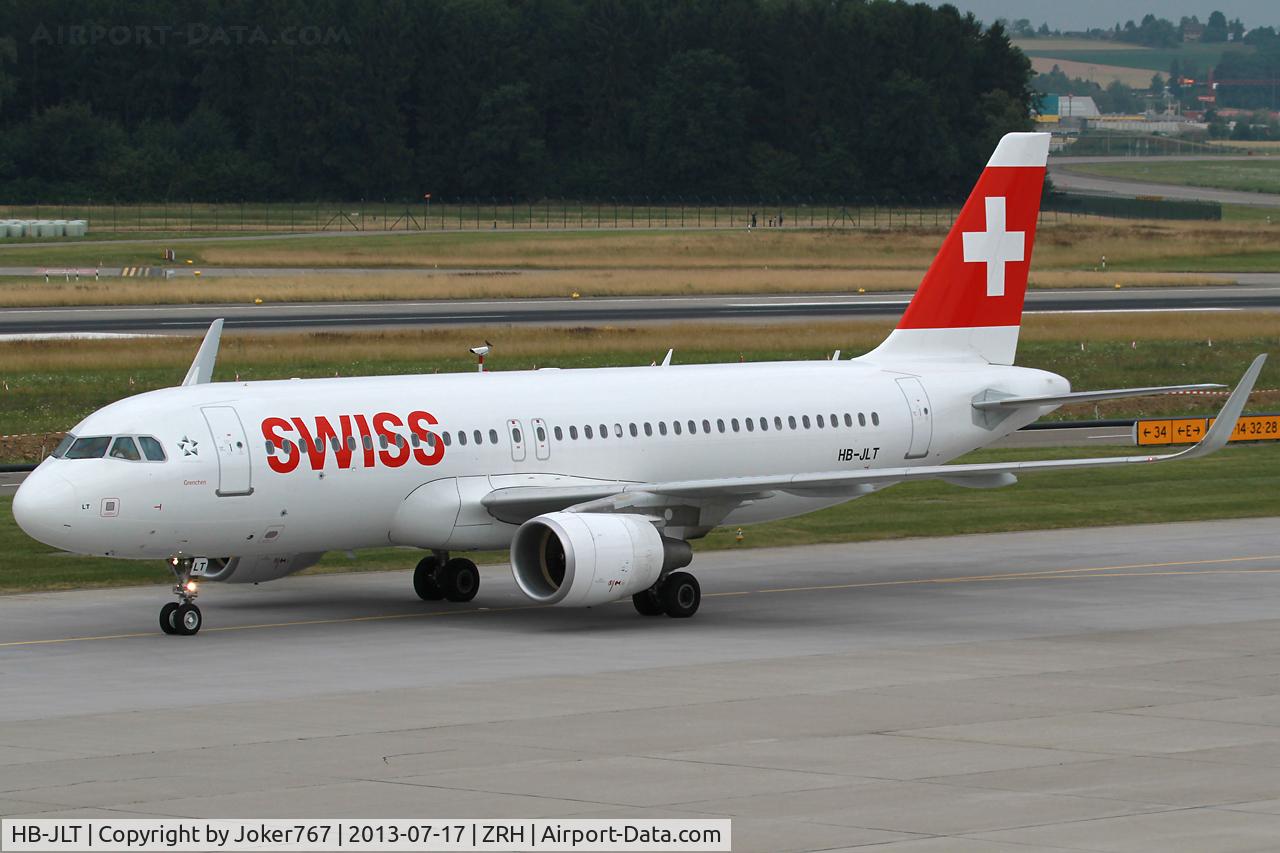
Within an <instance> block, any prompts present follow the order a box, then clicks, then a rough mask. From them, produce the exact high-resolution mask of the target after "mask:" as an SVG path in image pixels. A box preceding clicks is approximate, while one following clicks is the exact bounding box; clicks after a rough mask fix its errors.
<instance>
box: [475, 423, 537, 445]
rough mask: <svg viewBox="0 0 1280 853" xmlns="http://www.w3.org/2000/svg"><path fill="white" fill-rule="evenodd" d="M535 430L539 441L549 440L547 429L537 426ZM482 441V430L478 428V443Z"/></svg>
mask: <svg viewBox="0 0 1280 853" xmlns="http://www.w3.org/2000/svg"><path fill="white" fill-rule="evenodd" d="M534 432H535V433H537V436H538V441H546V440H547V431H546V430H545V429H543V428H542V427H535V428H534ZM479 443H480V430H476V444H479Z"/></svg>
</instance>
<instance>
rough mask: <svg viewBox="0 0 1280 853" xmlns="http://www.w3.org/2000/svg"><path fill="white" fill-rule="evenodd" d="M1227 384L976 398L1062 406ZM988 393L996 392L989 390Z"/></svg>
mask: <svg viewBox="0 0 1280 853" xmlns="http://www.w3.org/2000/svg"><path fill="white" fill-rule="evenodd" d="M1226 387H1227V386H1225V385H1214V384H1207V385H1156V386H1152V387H1150V388H1112V389H1111V390H1109V391H1075V392H1072V393H1070V394H1047V395H1045V396H1043V397H1004V398H1001V399H994V400H976V401H975V402H974V404H973V407H974V408H975V409H979V410H987V409H1022V408H1028V407H1032V406H1062V405H1065V404H1067V403H1092V402H1093V401H1095V400H1118V399H1120V398H1122V397H1150V396H1153V395H1155V394H1179V393H1185V392H1187V391H1216V390H1217V389H1219V388H1226ZM987 393H988V394H991V393H994V392H990V391H989V392H987Z"/></svg>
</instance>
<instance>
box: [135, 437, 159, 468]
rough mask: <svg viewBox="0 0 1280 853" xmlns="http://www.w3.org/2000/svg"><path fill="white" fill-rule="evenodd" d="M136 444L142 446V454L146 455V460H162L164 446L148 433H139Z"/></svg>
mask: <svg viewBox="0 0 1280 853" xmlns="http://www.w3.org/2000/svg"><path fill="white" fill-rule="evenodd" d="M138 444H140V445H141V446H142V455H143V456H146V457H147V461H148V462H163V461H164V448H163V447H162V446H161V445H160V442H159V441H157V440H156V439H154V438H152V437H151V436H149V435H140V436H138Z"/></svg>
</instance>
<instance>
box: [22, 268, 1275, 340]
mask: <svg viewBox="0 0 1280 853" xmlns="http://www.w3.org/2000/svg"><path fill="white" fill-rule="evenodd" d="M1240 278H1242V279H1243V280H1245V281H1247V282H1249V283H1247V284H1243V285H1240V286H1214V287H1144V288H1128V289H1124V290H1098V289H1080V290H1040V291H1035V290H1033V291H1029V292H1028V293H1027V301H1026V310H1027V313H1033V314H1034V313H1042V312H1053V313H1057V312H1122V311H1189V310H1202V311H1203V310H1258V309H1265V310H1276V309H1280V277H1277V276H1272V275H1267V274H1263V275H1256V276H1253V277H1245V276H1240ZM854 285H856V282H851V286H854ZM910 299H911V294H910V293H866V294H810V295H795V296H743V295H729V296H642V297H617V298H600V299H504V300H483V301H482V300H436V301H416V302H343V303H334V302H310V303H300V302H299V303H279V304H270V303H268V304H264V305H244V304H236V305H145V306H120V307H77V308H9V309H5V310H4V311H3V312H0V334H3V335H24V334H73V333H81V334H92V333H120V332H146V333H157V332H160V333H163V332H172V333H180V332H192V331H196V330H203V329H205V328H207V327H208V325H209V324H210V323H211V322H213V320H215V319H217V318H218V317H224V318H226V320H227V326H228V328H234V329H241V330H260V331H281V330H294V331H298V330H307V329H310V330H314V329H359V328H386V327H402V328H404V327H422V326H448V325H506V324H511V323H535V324H540V325H545V324H569V325H572V324H577V323H624V322H653V321H663V322H669V321H676V320H686V321H720V322H725V321H750V320H786V319H795V320H800V319H813V318H823V319H831V318H837V317H897V316H899V315H901V314H902V311H903V309H905V308H906V306H907V303H908V302H909V301H910Z"/></svg>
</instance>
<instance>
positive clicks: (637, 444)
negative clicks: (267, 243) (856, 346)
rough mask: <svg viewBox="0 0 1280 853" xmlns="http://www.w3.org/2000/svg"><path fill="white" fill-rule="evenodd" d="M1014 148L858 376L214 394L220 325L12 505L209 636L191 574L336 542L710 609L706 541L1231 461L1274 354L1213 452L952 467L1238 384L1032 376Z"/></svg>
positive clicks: (243, 568)
mask: <svg viewBox="0 0 1280 853" xmlns="http://www.w3.org/2000/svg"><path fill="white" fill-rule="evenodd" d="M1048 145H1049V137H1048V135H1047V134H1038V133H1015V134H1009V135H1008V136H1005V137H1004V138H1003V139H1002V140H1001V141H1000V144H999V146H998V147H997V148H996V150H995V153H994V154H993V155H992V157H991V160H990V162H988V164H987V166H986V168H985V169H984V170H983V172H982V175H981V177H980V178H979V180H978V183H977V186H976V187H975V189H974V191H973V193H972V195H971V196H970V197H969V200H968V202H967V203H966V204H965V206H964V208H963V209H962V210H961V212H960V215H959V217H958V218H957V220H956V223H955V225H954V226H953V227H952V229H951V232H950V233H949V234H948V235H947V237H946V239H945V241H944V242H943V244H942V248H941V250H940V251H939V252H938V255H937V257H936V258H935V259H934V261H933V264H932V265H931V266H930V267H929V270H928V272H927V273H926V275H925V277H924V279H923V281H922V283H921V285H920V288H919V290H918V292H917V293H916V295H915V297H914V298H913V299H912V301H911V304H910V305H909V306H908V308H907V310H906V313H905V314H904V316H903V318H902V321H901V322H900V324H899V325H898V328H897V329H895V330H894V331H893V333H892V334H891V335H890V336H889V337H888V338H887V339H886V340H885V341H884V343H883V344H881V345H880V346H879V347H878V348H876V349H875V350H874V351H872V352H870V353H868V354H866V355H864V356H861V357H858V358H854V359H849V360H840V359H838V358H833V359H831V360H821V361H806V362H780V363H757V364H717V365H698V366H673V365H671V364H670V359H669V358H668V359H667V360H664V362H663V363H662V364H661V365H655V366H650V367H626V368H603V369H592V370H545V369H544V370H534V371H524V372H505V373H504V372H498V373H472V372H467V373H459V374H456V375H444V376H440V375H430V376H385V377H380V376H375V377H367V378H352V379H305V380H289V381H273V382H211V381H210V378H211V374H212V372H213V364H214V359H215V357H216V353H217V347H218V340H219V336H220V333H221V321H218V322H216V323H214V325H213V327H212V328H210V330H209V334H208V335H207V336H206V338H205V340H204V343H203V344H202V345H201V347H200V350H199V352H198V353H197V355H196V358H195V361H194V363H193V364H192V366H191V369H190V371H189V372H188V373H187V377H186V379H185V381H184V382H183V383H182V385H181V386H179V387H176V388H167V389H163V390H159V391H152V392H149V393H146V394H140V395H138V396H136V397H130V398H128V399H126V400H121V401H120V402H117V403H113V404H112V405H110V406H107V407H106V408H104V409H102V410H100V411H98V412H95V413H93V414H92V415H90V416H89V417H87V418H85V419H84V420H83V421H81V422H80V423H79V424H77V425H76V426H75V428H74V429H73V430H72V431H71V434H70V435H68V436H67V438H66V440H65V441H64V442H63V443H62V444H61V445H60V446H59V447H58V449H57V451H56V452H55V453H54V454H53V456H52V457H51V458H49V459H46V460H45V461H44V462H43V463H41V465H40V466H39V467H38V468H37V469H36V470H35V472H34V473H32V474H31V476H30V477H28V478H27V480H26V482H24V483H23V485H22V487H21V488H20V489H19V490H18V493H17V496H16V497H15V498H14V501H13V513H14V516H15V517H16V519H17V521H18V524H20V525H21V526H22V529H23V530H25V531H26V532H27V533H28V534H30V535H31V536H33V537H35V538H36V539H39V540H40V541H42V542H45V543H47V544H49V545H52V546H54V547H57V548H62V549H65V550H67V551H74V552H78V553H84V554H96V555H106V556H108V557H119V558H123V559H163V560H166V561H167V562H168V564H169V565H170V567H171V568H172V570H173V572H174V574H175V576H176V578H177V583H176V585H175V587H174V592H175V593H176V594H177V596H178V598H179V601H178V602H173V603H169V604H167V605H165V607H164V608H163V609H162V611H161V614H160V627H161V628H162V629H163V630H164V631H165V632H166V633H170V634H194V633H196V632H197V631H198V630H199V629H200V626H201V622H202V617H201V613H200V610H199V608H197V607H196V605H195V604H194V603H193V601H192V599H194V598H195V595H196V592H197V580H198V579H203V580H208V581H227V582H232V583H241V582H252V583H257V582H260V581H268V580H273V579H276V578H280V577H283V576H285V575H288V574H290V573H292V572H296V571H298V570H300V569H303V568H305V567H307V566H310V565H312V564H313V563H315V562H316V561H317V560H318V559H319V558H320V556H321V555H322V554H323V553H324V552H325V551H330V550H338V551H350V550H354V549H359V548H371V547H377V546H384V547H385V546H387V545H388V544H392V545H403V546H411V547H415V548H421V549H424V550H427V551H429V552H430V554H429V555H428V556H426V557H425V558H424V559H422V560H421V562H419V563H418V565H417V569H416V570H415V572H414V576H413V585H414V589H415V591H416V592H417V594H418V595H419V596H421V597H422V598H423V599H428V600H438V599H442V598H443V599H449V600H450V601H468V600H470V599H471V598H472V597H474V596H475V594H476V590H477V589H478V586H479V574H478V573H477V571H476V567H475V564H474V563H472V562H471V561H470V560H467V559H465V558H463V557H457V556H453V557H451V556H450V555H451V554H452V553H454V552H459V551H470V550H476V549H492V548H501V547H507V546H509V547H510V552H511V566H512V572H513V574H514V575H515V581H516V584H517V585H518V586H519V588H520V590H521V591H522V592H523V593H524V594H525V595H526V596H528V597H529V598H530V599H532V600H533V601H535V602H541V603H544V604H560V605H568V606H578V607H589V606H592V605H596V604H602V603H605V602H609V601H614V600H617V599H621V598H624V597H626V596H631V597H632V600H633V602H634V604H635V608H636V610H638V611H639V612H640V613H642V614H645V615H658V614H663V613H665V614H667V615H668V616H673V617H685V616H691V615H693V613H694V612H695V611H696V610H697V609H698V605H699V602H700V600H701V592H700V588H699V585H698V582H697V580H696V579H695V578H694V577H693V576H692V575H691V574H689V573H688V572H686V571H681V569H683V568H684V567H685V566H687V565H688V564H689V562H690V560H691V557H692V555H691V552H690V547H689V542H690V541H691V540H694V539H697V538H699V537H701V536H705V535H706V534H707V532H708V531H710V530H711V529H713V528H715V527H717V526H719V525H726V524H727V525H740V524H750V523H754V522H760V521H769V520H772V519H779V518H785V517H788V516H794V515H799V514H801V513H807V512H812V511H813V510H817V509H820V508H823V507H827V506H831V505H833V504H838V503H841V502H844V501H848V500H852V499H853V498H857V497H861V496H863V495H867V494H870V493H872V492H875V491H878V490H880V489H883V488H886V487H888V486H892V485H894V484H896V483H902V482H907V481H910V480H925V479H940V480H944V481H946V482H948V483H953V484H955V485H957V486H969V487H975V488H990V487H996V486H1007V485H1010V484H1012V483H1014V482H1015V480H1016V477H1015V475H1016V474H1018V473H1020V472H1023V471H1053V470H1064V469H1075V468H1084V467H1089V466H1108V465H1133V464H1135V463H1146V462H1156V461H1161V460H1167V459H1179V458H1182V459H1187V458H1192V457H1196V456H1203V455H1205V454H1208V453H1211V452H1213V451H1214V450H1217V449H1218V448H1220V447H1222V446H1223V444H1225V442H1226V441H1227V438H1228V437H1229V435H1230V433H1231V431H1232V429H1233V427H1234V425H1235V422H1236V419H1237V418H1238V416H1239V415H1240V412H1241V410H1242V409H1243V407H1244V405H1245V402H1246V400H1247V399H1248V395H1249V391H1250V389H1251V388H1252V386H1253V383H1254V381H1255V379H1256V378H1257V376H1258V372H1259V371H1260V370H1261V368H1262V362H1263V360H1264V359H1265V356H1259V357H1258V358H1257V360H1255V361H1254V363H1253V365H1252V366H1251V367H1250V368H1249V369H1248V371H1247V372H1246V373H1245V375H1244V378H1243V379H1242V380H1241V381H1240V384H1239V385H1238V386H1237V387H1236V389H1235V391H1234V393H1232V395H1231V396H1230V397H1229V399H1228V400H1227V402H1226V405H1225V406H1224V407H1223V409H1222V413H1221V414H1220V416H1219V417H1218V419H1217V420H1216V422H1215V423H1214V424H1213V426H1212V427H1211V428H1210V429H1209V431H1208V433H1207V434H1206V435H1205V437H1204V439H1203V440H1202V441H1201V442H1200V443H1199V444H1198V445H1196V446H1195V447H1192V448H1190V449H1188V450H1184V451H1182V452H1181V453H1175V454H1170V455H1165V456H1127V457H1120V458H1102V459H1076V460H1069V461H1042V462H1013V463H997V464H971V465H954V464H953V465H948V464H945V463H947V462H948V461H949V460H952V459H954V458H956V457H958V456H960V455H962V454H965V453H968V452H969V451H971V450H974V449H976V448H980V447H984V446H986V445H989V444H991V443H992V442H994V441H996V440H998V439H1000V438H1002V437H1003V436H1006V435H1008V434H1009V433H1011V432H1013V431H1014V430H1016V429H1018V428H1019V427H1022V426H1024V425H1026V424H1029V423H1031V422H1032V421H1034V420H1036V419H1037V418H1039V417H1041V416H1042V415H1044V414H1046V413H1048V412H1051V411H1053V410H1054V409H1055V408H1057V407H1058V406H1059V405H1061V404H1063V403H1067V402H1073V401H1081V400H1099V399H1105V398H1113V397H1125V396H1138V395H1141V394H1151V393H1161V392H1167V391H1174V390H1187V389H1194V388H1206V387H1221V386H1205V385H1190V386H1174V387H1165V388H1135V389H1121V390H1112V391H1096V392H1081V393H1071V390H1070V385H1069V383H1068V382H1067V380H1066V379H1064V378H1062V377H1061V376H1056V375H1054V374H1052V373H1047V372H1045V371H1043V370H1031V369H1027V368H1021V367H1014V366H1012V365H1013V360H1014V353H1015V350H1016V347H1017V341H1018V330H1019V325H1020V323H1021V318H1022V303H1023V297H1024V295H1025V291H1026V285H1027V272H1028V269H1029V267H1030V264H1031V250H1032V245H1033V242H1034V237H1035V228H1036V219H1037V216H1038V213H1039V204H1040V191H1041V187H1042V185H1043V182H1044V173H1045V162H1046V157H1047V153H1048Z"/></svg>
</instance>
